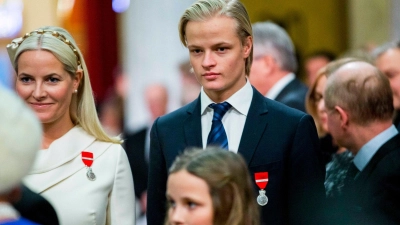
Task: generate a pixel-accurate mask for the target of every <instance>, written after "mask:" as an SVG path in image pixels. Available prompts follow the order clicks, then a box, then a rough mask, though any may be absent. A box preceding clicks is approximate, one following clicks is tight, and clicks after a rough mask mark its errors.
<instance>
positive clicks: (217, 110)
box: [210, 102, 232, 120]
mask: <svg viewBox="0 0 400 225" xmlns="http://www.w3.org/2000/svg"><path fill="white" fill-rule="evenodd" d="M210 107H211V108H213V109H214V116H213V120H221V119H222V117H224V115H225V113H226V112H227V111H228V110H229V109H230V108H231V107H232V106H231V104H229V103H228V102H222V103H218V104H215V103H212V104H210Z"/></svg>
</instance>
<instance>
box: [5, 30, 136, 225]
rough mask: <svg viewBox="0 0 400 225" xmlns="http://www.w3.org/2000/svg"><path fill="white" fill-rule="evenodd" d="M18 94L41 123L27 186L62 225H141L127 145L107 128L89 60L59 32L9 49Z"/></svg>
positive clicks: (36, 34) (37, 33)
mask: <svg viewBox="0 0 400 225" xmlns="http://www.w3.org/2000/svg"><path fill="white" fill-rule="evenodd" d="M7 50H8V53H9V56H10V60H11V63H12V65H13V66H14V69H15V71H16V85H15V89H16V91H17V93H18V94H19V96H20V97H22V98H23V99H24V100H25V102H26V104H28V105H29V106H30V107H31V108H32V109H33V110H34V111H35V113H36V115H37V117H38V118H39V119H40V121H41V123H42V127H43V136H42V137H43V138H42V145H41V150H40V151H39V152H38V157H37V159H36V161H35V163H34V166H33V169H32V171H31V172H30V174H29V175H28V176H27V177H26V178H25V180H24V182H25V184H26V185H27V186H28V187H29V188H31V189H32V190H34V191H35V192H37V193H40V194H41V195H43V196H45V197H46V198H47V199H48V200H49V201H50V203H51V204H52V205H53V206H54V207H55V209H56V212H57V214H58V217H59V220H60V224H76V225H79V224H82V225H83V224H84V225H87V224H118V225H123V224H127V225H128V224H129V225H131V224H134V219H135V218H134V204H135V202H134V194H133V181H132V175H131V170H130V167H129V162H128V159H127V157H126V153H125V151H124V149H123V148H122V147H121V145H120V143H121V140H119V139H118V138H111V137H109V136H107V134H106V133H105V132H104V130H103V128H102V127H101V125H100V123H99V120H98V117H97V113H96V110H95V104H94V99H93V94H92V88H91V86H90V80H89V73H88V70H87V67H86V64H85V61H84V59H83V56H82V54H81V52H80V50H79V48H78V45H77V44H76V42H75V40H74V39H73V38H72V36H71V35H70V34H69V33H68V32H67V31H66V30H64V29H62V28H59V27H41V28H39V29H37V30H34V31H32V32H30V33H28V34H26V35H25V36H24V37H21V38H17V39H14V40H13V41H12V43H11V44H9V45H8V46H7Z"/></svg>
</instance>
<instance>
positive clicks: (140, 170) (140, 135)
mask: <svg viewBox="0 0 400 225" xmlns="http://www.w3.org/2000/svg"><path fill="white" fill-rule="evenodd" d="M144 98H145V102H146V107H147V108H148V111H149V115H150V121H149V123H148V126H146V127H144V128H142V129H140V130H139V131H136V132H134V133H131V134H126V136H125V137H124V138H125V142H124V146H125V151H126V154H127V155H128V159H129V163H130V165H131V170H132V175H133V180H134V183H135V195H136V198H137V199H139V200H140V201H139V202H140V208H141V212H140V214H141V217H140V218H138V221H139V220H140V221H141V223H142V222H143V223H144V222H145V218H146V217H145V213H146V208H147V207H146V202H147V177H148V164H149V154H150V129H151V126H152V124H153V121H154V120H155V119H157V118H158V117H160V116H163V115H165V114H166V113H167V106H168V90H167V88H166V87H165V85H163V84H158V83H157V84H151V85H149V86H147V87H146V89H145V93H144Z"/></svg>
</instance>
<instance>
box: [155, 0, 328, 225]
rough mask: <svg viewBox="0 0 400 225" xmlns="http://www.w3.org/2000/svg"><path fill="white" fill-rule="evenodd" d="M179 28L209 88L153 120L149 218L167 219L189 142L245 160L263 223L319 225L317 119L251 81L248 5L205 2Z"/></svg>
mask: <svg viewBox="0 0 400 225" xmlns="http://www.w3.org/2000/svg"><path fill="white" fill-rule="evenodd" d="M179 31H180V38H181V41H182V43H183V44H184V45H185V46H186V47H187V48H188V49H189V55H190V62H191V65H192V66H193V70H194V73H195V76H196V77H197V80H198V81H199V82H200V83H201V85H202V90H201V93H200V96H199V98H198V99H196V100H195V101H193V102H192V103H190V104H188V105H187V106H185V107H183V108H180V109H178V110H177V111H175V112H172V113H170V114H167V115H165V116H163V117H160V118H158V119H157V120H156V121H155V122H154V124H153V127H152V130H151V143H150V172H149V185H148V204H147V206H148V211H147V212H148V214H147V222H148V224H151V225H158V224H160V225H161V224H163V221H164V217H165V210H166V205H165V203H166V199H165V191H166V181H167V174H168V168H169V167H170V166H171V164H172V162H173V161H174V159H175V157H176V156H177V155H178V154H179V153H180V152H182V151H183V150H184V149H185V148H186V147H190V146H194V147H203V148H205V147H206V146H207V145H210V144H218V145H220V146H222V147H225V148H227V149H229V151H233V152H236V153H239V154H242V156H243V157H244V158H245V160H246V162H247V165H248V168H249V172H250V175H251V176H252V178H253V180H254V188H255V194H254V198H258V204H259V205H260V207H261V221H262V223H263V224H264V223H265V224H316V223H314V222H315V221H314V219H316V217H318V207H319V203H320V200H321V199H322V198H323V197H324V187H323V181H324V174H323V170H322V168H321V167H320V166H319V165H320V164H319V162H318V158H317V150H318V137H317V133H316V129H315V125H314V122H313V120H312V118H311V116H309V115H306V114H304V113H302V112H300V111H298V110H295V109H292V108H289V107H287V106H285V105H283V104H281V103H278V102H275V101H273V100H270V99H266V98H265V97H264V96H263V95H261V94H260V93H259V92H258V91H257V90H255V89H254V88H253V87H252V86H251V85H250V83H249V81H248V79H247V76H248V75H249V73H250V67H251V62H252V49H253V46H252V30H251V23H250V20H249V17H248V14H247V11H246V9H245V8H244V6H243V5H242V4H241V3H240V2H239V1H237V0H203V1H197V2H196V3H194V4H193V5H192V6H191V7H189V8H188V9H187V10H186V11H185V12H184V14H183V16H182V17H181V21H180V24H179ZM182 182H185V181H184V180H183V181H182ZM234 197H235V196H232V198H234ZM187 202H188V206H187V210H200V208H201V207H198V205H197V204H196V199H188V201H187ZM171 204H173V203H171Z"/></svg>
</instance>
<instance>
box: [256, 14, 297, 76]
mask: <svg viewBox="0 0 400 225" xmlns="http://www.w3.org/2000/svg"><path fill="white" fill-rule="evenodd" d="M253 43H254V58H257V57H260V56H264V55H271V56H272V57H274V59H275V60H276V61H277V63H278V65H279V66H280V67H281V69H283V70H287V71H290V72H296V71H297V60H296V56H295V49H294V45H293V42H292V40H291V39H290V37H289V35H288V33H287V32H286V31H285V30H284V29H283V28H282V27H280V26H278V25H277V24H275V23H273V22H270V21H266V22H258V23H255V24H253Z"/></svg>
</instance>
